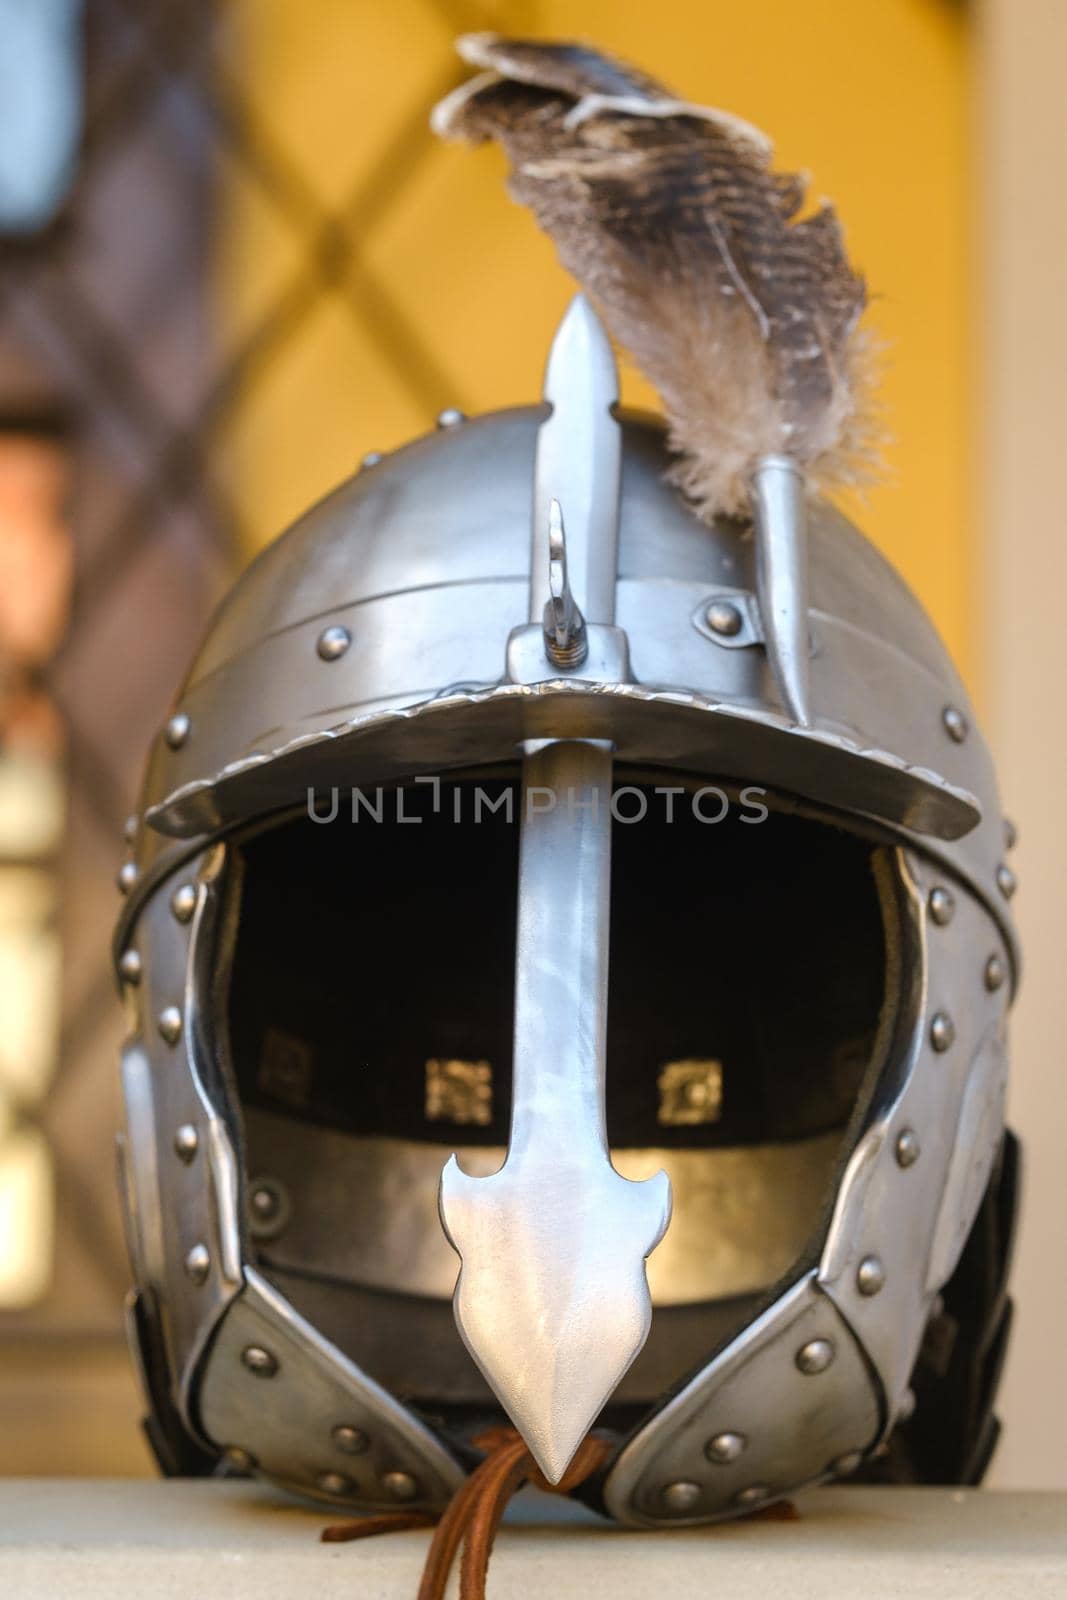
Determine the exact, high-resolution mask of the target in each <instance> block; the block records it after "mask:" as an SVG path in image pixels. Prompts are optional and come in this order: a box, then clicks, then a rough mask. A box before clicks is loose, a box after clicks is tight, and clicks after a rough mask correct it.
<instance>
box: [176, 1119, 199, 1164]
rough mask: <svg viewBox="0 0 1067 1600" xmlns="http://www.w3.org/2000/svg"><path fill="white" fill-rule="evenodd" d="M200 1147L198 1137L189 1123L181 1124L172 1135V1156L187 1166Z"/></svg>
mask: <svg viewBox="0 0 1067 1600" xmlns="http://www.w3.org/2000/svg"><path fill="white" fill-rule="evenodd" d="M199 1147H200V1135H199V1134H198V1133H197V1131H196V1129H195V1128H194V1127H193V1125H192V1123H191V1122H183V1123H182V1125H181V1127H180V1128H177V1129H176V1130H175V1133H174V1154H175V1155H176V1156H178V1158H179V1159H180V1160H182V1161H184V1162H185V1165H186V1166H188V1165H189V1163H190V1161H191V1160H192V1159H193V1157H194V1156H195V1155H196V1152H197V1150H198V1149H199Z"/></svg>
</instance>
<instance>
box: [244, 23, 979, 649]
mask: <svg viewBox="0 0 1067 1600" xmlns="http://www.w3.org/2000/svg"><path fill="white" fill-rule="evenodd" d="M445 13H446V8H445V7H444V6H441V7H440V8H438V7H437V6H435V5H434V4H432V3H431V0H314V3H313V4H299V5H298V4H295V3H294V0H240V3H239V4H237V5H236V7H235V18H234V23H233V38H232V45H231V60H232V63H233V70H234V72H235V75H236V76H237V77H238V79H239V80H240V81H241V82H242V83H244V84H246V85H247V86H248V87H249V91H250V93H251V94H252V96H253V101H254V104H255V105H256V106H257V107H258V108H259V111H260V112H261V113H262V115H263V116H264V117H265V118H266V119H268V120H269V123H270V126H271V127H272V129H273V131H274V137H276V138H277V139H278V140H279V142H280V144H281V146H282V147H283V149H284V150H285V152H286V153H287V155H288V157H289V158H290V159H291V161H292V163H293V166H294V168H295V170H296V171H298V172H299V173H300V174H302V176H303V178H304V180H305V181H306V183H307V184H308V185H309V186H310V187H311V189H312V190H313V191H314V192H315V193H316V194H317V195H318V196H320V197H321V199H322V201H323V202H324V203H325V204H326V205H328V206H330V207H334V208H336V207H338V206H340V205H341V204H342V203H343V201H344V199H345V197H346V196H348V195H349V194H350V193H351V192H352V190H353V186H354V185H359V184H361V183H362V184H368V183H369V184H371V185H372V186H373V187H374V188H375V190H376V193H377V196H378V199H379V201H382V197H383V196H384V197H385V198H384V202H383V203H380V204H379V205H378V208H377V210H376V211H375V213H374V215H373V216H372V218H371V219H370V221H369V222H363V223H361V224H360V225H359V226H358V227H357V228H356V229H355V230H354V232H353V236H352V240H353V250H354V259H355V263H356V276H355V279H354V283H353V288H352V291H351V296H352V298H351V300H346V299H345V298H344V297H342V296H340V295H337V296H334V297H332V298H331V299H330V300H329V301H327V302H326V303H324V304H323V305H320V307H319V308H318V309H317V311H315V313H314V314H313V315H312V316H311V317H310V318H309V319H308V320H307V321H306V323H304V324H302V325H301V326H300V328H299V329H298V330H297V331H296V332H295V333H294V335H293V337H292V339H291V340H290V341H289V342H288V343H287V344H285V345H284V347H283V348H282V351H281V354H280V356H279V358H278V360H277V361H276V362H275V363H273V364H272V365H271V366H270V367H269V370H268V375H267V377H266V379H265V380H264V383H263V386H262V388H261V389H258V390H257V391H256V393H255V396H254V398H253V401H252V403H251V404H250V405H249V407H248V408H247V410H244V411H243V412H242V413H241V414H240V418H239V420H238V421H237V422H235V424H234V425H233V426H232V427H231V428H230V429H229V430H228V432H227V434H226V435H225V436H224V438H223V440H222V441H221V443H220V445H219V455H220V469H221V471H222V472H223V474H224V476H226V477H227V478H228V479H229V481H230V483H231V487H232V490H233V493H234V495H235V498H236V500H237V501H238V503H239V505H240V507H241V509H242V511H243V512H244V514H245V520H246V523H247V527H248V529H249V534H248V538H249V542H250V543H251V544H253V545H255V544H258V543H261V542H263V541H264V540H266V539H268V538H270V537H271V536H273V535H274V534H275V533H277V532H278V531H280V529H281V528H282V527H283V526H284V525H285V524H286V523H287V522H288V521H289V520H291V519H292V517H294V516H295V515H296V514H297V513H298V512H299V511H300V510H302V509H303V508H304V507H305V506H306V505H307V504H308V503H309V502H310V501H311V500H312V499H314V498H315V497H317V496H318V495H319V494H321V493H322V492H324V491H325V490H326V489H327V488H329V487H330V486H331V485H332V484H333V483H334V482H336V481H337V480H338V479H340V478H341V477H343V476H344V475H346V474H347V473H348V472H349V471H350V470H351V469H352V467H353V465H354V464H355V462H356V461H357V460H358V458H359V457H360V455H361V454H362V453H363V452H364V451H366V450H368V449H371V448H380V449H387V448H389V447H391V446H394V445H397V444H399V443H401V442H402V441H403V440H404V439H406V438H408V437H410V436H411V435H412V434H414V433H417V432H421V431H423V430H425V429H426V428H427V427H428V426H430V424H431V421H432V416H433V412H434V409H435V408H436V407H437V406H443V405H445V404H459V405H462V406H463V407H464V408H465V409H467V410H478V409H483V408H488V407H492V406H496V405H500V404H504V403H508V402H512V401H516V400H523V399H528V398H530V397H532V396H534V395H536V393H537V392H538V388H539V381H540V374H541V367H542V363H543V360H544V354H545V349H546V346H547V342H548V339H549V337H550V334H551V331H552V328H553V326H554V324H555V321H556V319H557V318H558V316H559V314H560V312H561V310H562V308H563V306H564V305H565V303H566V300H567V298H568V295H569V293H570V284H569V281H568V280H567V279H566V277H565V275H564V274H563V272H562V271H561V269H560V268H559V267H558V266H557V265H556V262H555V259H554V256H553V253H552V250H551V247H550V246H549V245H548V244H547V242H546V241H545V240H544V239H543V238H542V237H541V236H540V235H539V233H538V232H537V230H536V229H535V227H534V225H533V223H532V221H531V220H530V219H529V217H528V216H527V215H526V214H525V213H523V212H521V211H520V210H519V209H518V208H516V207H515V206H514V205H512V204H511V203H510V202H509V201H508V200H507V199H506V197H505V195H504V193H503V188H502V175H503V162H502V160H501V158H500V156H499V154H498V153H497V152H495V151H478V152H471V151H468V150H464V149H456V148H451V147H449V148H433V147H432V146H431V136H430V135H429V133H428V132H425V133H424V134H423V133H420V132H419V129H420V127H422V126H423V125H424V123H423V119H424V114H425V112H426V111H428V109H429V106H430V104H431V103H432V101H433V99H434V98H435V96H436V95H437V94H438V93H440V92H441V91H442V90H443V88H444V87H446V86H447V84H448V82H449V77H450V74H452V73H454V70H455V69H454V68H453V66H452V58H451V55H450V48H449V41H450V38H451V35H452V33H453V32H454V31H455V26H454V22H455V21H458V22H459V24H460V26H485V25H487V23H486V19H487V18H488V19H489V22H490V23H495V24H496V25H497V26H499V27H501V28H504V29H507V28H511V29H513V30H515V31H518V30H528V31H532V32H536V33H540V34H545V35H550V34H560V35H572V36H573V35H579V36H585V37H587V38H589V39H591V40H594V41H596V42H599V43H601V44H603V45H605V46H608V47H610V48H614V49H616V50H618V51H620V52H622V53H624V54H627V55H629V56H631V57H632V58H633V59H635V60H636V61H638V62H640V63H641V64H642V65H644V66H645V67H647V68H648V69H649V70H651V71H653V72H655V73H657V74H659V75H661V76H662V77H664V78H665V79H666V80H667V81H668V82H670V83H672V84H673V85H675V86H676V87H678V88H679V89H680V90H681V91H683V92H684V93H685V94H686V95H687V96H688V97H690V98H693V99H696V100H703V101H706V102H709V103H711V104H718V105H722V106H725V107H727V108H729V109H731V110H733V111H736V112H738V113H739V114H741V115H743V116H744V117H746V118H748V119H749V120H751V121H754V122H756V123H758V124H760V125H761V126H763V127H764V128H765V129H767V131H768V132H770V133H771V134H772V135H773V137H774V138H775V140H776V142H777V145H778V150H779V156H780V160H781V163H782V164H783V165H784V166H787V167H791V168H798V167H799V168H805V169H806V170H808V171H809V172H810V173H811V174H812V180H813V188H814V192H815V193H816V194H817V195H822V194H825V195H827V196H830V197H831V198H832V199H833V200H834V201H835V203H836V204H837V206H838V208H839V210H840V212H841V215H842V217H843V218H844V220H845V223H846V226H847V230H848V238H849V243H850V247H851V250H852V253H853V255H854V258H855V260H856V261H857V262H858V263H859V265H860V266H861V267H862V268H863V269H864V270H865V272H866V274H867V276H868V279H869V282H870V284H871V287H872V291H873V295H874V306H873V322H874V325H875V326H876V328H877V329H878V330H879V332H880V333H881V334H882V335H884V337H885V339H886V341H887V342H888V345H889V349H888V353H887V357H886V363H885V377H884V397H885V403H886V409H887V413H888V418H889V423H890V428H891V432H892V435H893V438H894V443H893V445H892V447H891V450H890V453H889V465H890V473H889V476H888V479H887V481H886V482H885V483H884V484H883V485H881V486H880V487H879V488H878V489H876V490H875V491H873V492H872V493H871V494H870V496H869V497H868V502H867V504H866V506H864V507H862V508H860V510H859V516H860V519H861V520H862V522H863V524H864V526H865V527H866V528H867V529H868V531H869V532H870V533H871V534H872V535H873V537H874V538H875V539H876V540H877V541H878V542H879V544H880V545H881V546H882V548H883V549H884V550H885V551H886V552H887V554H889V556H890V557H891V558H892V559H893V560H894V561H895V562H896V563H897V564H898V565H899V566H900V567H901V569H902V570H903V571H904V573H905V575H906V576H907V577H908V579H909V580H910V581H911V582H912V584H913V585H914V586H915V588H916V589H917V590H918V591H919V593H920V595H921V597H922V598H923V600H924V601H925V602H926V604H927V605H928V606H929V607H930V608H931V610H932V611H933V614H934V616H935V618H936V620H937V622H938V623H939V625H940V626H941V628H942V630H943V631H944V633H945V635H946V637H947V639H948V642H949V644H950V646H951V648H952V649H953V650H954V652H955V653H956V656H957V659H958V660H959V661H960V662H961V664H962V665H963V667H964V669H965V670H966V669H967V668H968V667H969V665H970V660H969V653H970V637H969V617H968V602H969V597H970V595H971V594H972V592H973V578H972V574H971V572H970V566H971V563H972V561H973V555H972V550H973V541H972V540H971V539H970V538H969V537H968V531H967V506H966V493H965V490H966V473H965V469H966V459H965V452H966V438H967V427H968V420H967V414H966V412H967V407H966V394H967V381H968V379H967V371H966V368H967V361H966V355H967V341H966V324H967V317H968V305H967V301H968V281H967V273H966V249H967V215H966V198H967V177H966V171H967V148H966V140H967V132H968V128H967V93H968V56H967V34H966V21H965V7H963V6H962V5H954V4H951V3H949V0H742V3H740V4H739V3H738V0H729V3H727V0H641V3H640V4H634V5H626V4H620V0H542V3H540V4H533V3H521V4H515V3H501V4H498V5H497V6H495V7H481V8H479V11H478V13H477V14H475V13H474V12H473V8H471V7H464V6H463V5H462V4H450V5H449V6H448V7H447V16H446V14H445ZM411 130H414V131H411ZM398 141H399V142H400V145H401V147H402V148H403V150H404V151H406V152H408V151H413V152H414V158H415V159H414V170H409V168H408V167H407V166H406V165H400V166H398V157H397V154H396V148H397V142H398ZM220 227H221V228H222V230H223V232H222V237H221V240H220V243H221V250H222V254H221V260H222V266H221V275H220V295H221V305H222V310H223V316H224V320H225V323H226V324H227V326H228V328H229V330H230V336H231V337H232V338H233V339H234V340H235V341H237V340H238V339H239V338H240V336H241V333H242V331H243V332H245V333H247V332H248V331H249V329H250V328H251V327H252V326H253V325H254V323H255V321H256V319H257V317H259V316H260V315H262V314H263V312H264V310H265V309H266V308H267V307H268V306H269V305H270V303H271V302H272V300H273V299H274V298H275V297H276V296H278V295H279V294H281V293H283V292H284V291H285V290H286V287H287V285H289V284H290V283H291V282H292V281H293V279H294V275H295V274H296V273H297V272H298V268H299V263H300V260H301V254H300V251H301V232H300V229H299V228H298V227H294V226H293V224H292V222H291V221H289V220H287V218H286V217H285V216H284V215H282V213H281V211H280V210H279V208H278V206H277V205H276V204H275V203H273V202H271V201H270V200H268V199H266V198H265V197H264V195H263V193H262V192H261V191H260V190H259V189H257V187H256V185H255V183H254V182H253V181H251V180H250V178H249V176H248V174H247V173H246V172H244V171H242V172H240V173H238V172H234V173H232V174H229V175H228V177H227V181H226V183H225V185H224V189H223V193H222V196H221V207H220ZM368 275H369V279H370V283H371V289H372V292H371V294H370V295H368V293H367V278H368ZM381 294H384V296H385V300H384V303H379V302H378V301H377V300H376V298H375V297H376V296H378V295H381ZM353 305H354V306H355V309H356V311H357V317H358V318H359V319H360V320H354V319H353V317H352V314H351V308H352V306H353ZM394 323H396V324H399V326H400V329H401V332H400V335H399V337H400V343H401V347H402V349H403V351H404V355H403V358H402V359H400V360H399V362H398V357H397V350H396V347H395V345H394V344H393V343H392V342H391V341H393V340H394V339H395V337H396V336H397V335H396V329H395V327H394ZM383 329H385V330H386V332H387V334H388V337H387V338H385V339H383V338H382V330H383ZM413 345H414V347H415V352H414V355H412V346H413ZM420 345H421V347H422V349H421V355H422V357H423V359H422V360H421V368H422V375H421V377H420V375H419V373H418V372H414V371H409V370H407V369H406V365H405V364H406V363H408V364H411V365H412V367H414V365H415V364H416V363H418V361H419V357H420V351H419V346H420ZM625 394H626V396H627V397H628V398H630V399H633V400H637V401H639V402H641V403H645V404H647V403H648V401H649V396H648V395H647V393H646V392H645V391H644V389H643V386H642V384H641V383H640V381H639V380H637V379H635V378H633V377H632V376H631V377H628V379H627V381H626V385H625Z"/></svg>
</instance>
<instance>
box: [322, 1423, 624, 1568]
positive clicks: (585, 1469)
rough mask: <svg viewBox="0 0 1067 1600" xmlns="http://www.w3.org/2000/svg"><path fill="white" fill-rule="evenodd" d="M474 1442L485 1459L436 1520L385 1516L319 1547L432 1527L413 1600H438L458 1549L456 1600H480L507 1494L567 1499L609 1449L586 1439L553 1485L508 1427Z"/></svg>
mask: <svg viewBox="0 0 1067 1600" xmlns="http://www.w3.org/2000/svg"><path fill="white" fill-rule="evenodd" d="M474 1443H475V1445H476V1446H477V1447H478V1449H479V1450H484V1451H486V1457H485V1460H484V1461H483V1462H482V1463H481V1465H480V1466H478V1467H476V1468H475V1470H474V1471H473V1472H472V1473H471V1475H470V1477H469V1478H468V1479H467V1481H466V1482H465V1483H464V1484H463V1487H462V1488H460V1489H457V1490H456V1493H455V1494H454V1495H453V1496H452V1499H451V1500H450V1502H449V1504H448V1507H447V1509H446V1510H445V1512H444V1513H443V1515H442V1516H441V1519H440V1521H437V1519H436V1518H434V1517H433V1516H431V1515H430V1514H429V1513H427V1512H425V1511H385V1512H382V1513H381V1515H380V1516H375V1517H363V1518H361V1519H360V1520H359V1521H357V1522H342V1523H335V1524H334V1525H333V1526H332V1527H329V1528H324V1529H323V1533H322V1538H323V1540H324V1542H326V1543H329V1544H339V1543H342V1542H344V1541H347V1540H349V1539H368V1538H371V1537H373V1535H375V1534H378V1533H390V1532H393V1533H400V1532H403V1531H405V1530H407V1529H410V1528H429V1527H433V1526H434V1523H435V1522H436V1528H435V1531H434V1536H433V1539H432V1540H431V1541H430V1548H429V1550H428V1551H427V1554H426V1565H425V1567H424V1568H423V1571H422V1581H421V1582H420V1584H419V1593H418V1600H444V1595H445V1589H446V1587H447V1584H448V1578H449V1574H450V1572H451V1571H452V1567H453V1564H454V1562H455V1559H456V1555H457V1554H458V1552H459V1549H460V1546H461V1545H462V1547H463V1557H462V1560H461V1562H460V1569H459V1593H460V1600H485V1580H486V1573H487V1572H488V1569H489V1557H490V1555H491V1554H492V1550H493V1541H494V1539H495V1538H496V1531H497V1529H498V1528H499V1526H500V1521H501V1518H502V1517H503V1515H504V1512H505V1511H506V1509H507V1504H508V1501H509V1500H510V1499H511V1497H512V1495H513V1494H515V1493H517V1491H518V1490H519V1489H521V1488H522V1486H523V1484H526V1483H530V1484H533V1486H534V1487H535V1488H537V1489H545V1490H547V1491H548V1492H549V1493H551V1494H568V1493H569V1492H570V1491H571V1490H572V1489H576V1488H577V1487H578V1485H579V1484H580V1483H584V1482H585V1480H586V1479H587V1478H589V1477H591V1476H592V1474H593V1473H594V1472H595V1471H596V1470H597V1468H598V1467H601V1466H602V1465H603V1464H604V1462H605V1461H606V1460H607V1458H608V1456H609V1455H610V1453H611V1449H612V1445H611V1442H610V1440H608V1439H597V1438H594V1437H593V1436H592V1435H590V1436H589V1437H588V1438H587V1439H585V1440H583V1442H582V1443H581V1444H580V1445H579V1446H578V1449H577V1451H576V1452H575V1455H574V1459H573V1460H572V1462H571V1464H570V1466H569V1467H568V1468H567V1471H566V1472H565V1473H564V1474H563V1477H562V1478H561V1479H560V1480H559V1482H558V1483H549V1482H548V1480H547V1479H546V1478H545V1477H544V1476H543V1475H542V1474H541V1472H540V1471H539V1469H538V1466H537V1463H536V1462H535V1461H534V1458H533V1456H532V1455H531V1454H530V1452H529V1450H528V1449H527V1447H526V1445H525V1443H524V1442H523V1440H522V1438H521V1436H520V1435H519V1434H518V1433H516V1431H515V1429H514V1428H491V1429H490V1430H489V1431H488V1432H486V1433H483V1434H480V1435H479V1436H478V1438H477V1439H475V1440H474Z"/></svg>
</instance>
